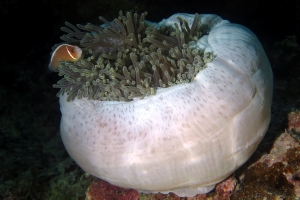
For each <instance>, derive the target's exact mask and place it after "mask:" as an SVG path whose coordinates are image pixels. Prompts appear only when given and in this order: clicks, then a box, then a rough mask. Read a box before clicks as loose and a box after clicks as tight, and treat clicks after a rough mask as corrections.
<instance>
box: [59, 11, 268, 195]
mask: <svg viewBox="0 0 300 200" xmlns="http://www.w3.org/2000/svg"><path fill="white" fill-rule="evenodd" d="M145 16H146V13H143V14H141V15H140V16H138V15H137V14H134V15H132V14H131V13H127V14H126V16H124V15H123V14H122V12H121V13H120V16H119V17H118V18H117V19H115V20H113V22H108V21H106V20H105V19H103V18H102V17H100V19H101V20H102V21H103V22H104V25H102V26H96V25H92V24H87V25H85V26H82V25H77V27H75V26H73V25H71V24H69V23H66V25H67V26H68V27H65V28H63V29H62V30H63V31H65V32H67V34H66V35H64V36H63V37H62V39H63V40H64V42H63V43H62V44H68V45H74V47H75V46H78V47H79V48H81V49H82V55H81V57H80V58H79V59H77V58H76V60H74V61H72V60H71V61H65V60H61V61H60V66H59V67H58V69H56V70H57V71H58V72H59V75H60V76H63V78H62V79H61V80H60V81H59V82H58V83H57V84H56V85H55V87H58V88H61V89H60V92H59V93H58V96H59V98H60V106H61V112H62V118H61V136H62V140H63V143H64V145H65V147H66V149H67V151H68V153H69V154H70V156H71V157H72V158H73V159H74V160H75V161H76V162H77V163H78V164H79V165H80V166H81V167H82V168H83V170H85V171H86V172H88V173H90V174H92V175H94V176H96V177H99V178H101V179H103V180H106V181H108V182H109V183H111V184H114V185H117V186H120V187H123V188H133V189H136V190H138V191H140V192H145V193H153V192H162V193H168V192H174V193H176V194H177V195H179V196H194V195H196V194H199V193H206V192H209V191H210V190H212V189H213V188H214V186H215V184H217V183H218V182H220V181H222V180H224V179H225V178H226V177H228V176H229V175H230V174H231V173H232V172H233V171H235V170H236V169H237V168H238V167H240V166H241V165H242V164H243V163H245V162H246V161H247V160H248V159H249V157H250V156H251V155H252V153H253V152H254V151H255V149H256V148H257V146H258V144H259V142H260V141H261V140H262V138H263V136H264V135H265V133H266V131H267V128H268V125H269V122H270V107H271V102H272V87H273V86H272V84H273V80H272V71H271V67H270V64H269V61H268V59H267V57H266V54H265V52H264V50H263V48H262V46H261V44H260V42H259V41H258V39H257V38H256V36H255V35H254V34H253V33H252V32H251V31H250V30H249V29H247V28H245V27H243V26H241V25H238V24H232V23H229V22H228V21H227V20H222V18H221V17H219V16H216V15H210V14H208V15H198V14H195V15H191V14H175V15H173V16H171V17H169V18H168V19H165V20H162V21H161V22H159V23H151V22H148V21H146V20H145ZM62 44H58V45H56V46H55V47H54V49H55V48H56V47H58V46H60V45H62Z"/></svg>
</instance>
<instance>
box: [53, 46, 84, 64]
mask: <svg viewBox="0 0 300 200" xmlns="http://www.w3.org/2000/svg"><path fill="white" fill-rule="evenodd" d="M81 54H82V50H81V49H80V48H79V47H78V46H72V45H69V44H62V45H59V46H58V47H57V48H56V49H55V50H54V51H53V53H52V56H51V59H50V64H49V68H50V69H51V70H57V68H58V66H59V61H60V60H67V61H73V62H75V61H77V60H78V59H79V58H80V57H81Z"/></svg>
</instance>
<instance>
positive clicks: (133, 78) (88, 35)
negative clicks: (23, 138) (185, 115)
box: [53, 12, 213, 101]
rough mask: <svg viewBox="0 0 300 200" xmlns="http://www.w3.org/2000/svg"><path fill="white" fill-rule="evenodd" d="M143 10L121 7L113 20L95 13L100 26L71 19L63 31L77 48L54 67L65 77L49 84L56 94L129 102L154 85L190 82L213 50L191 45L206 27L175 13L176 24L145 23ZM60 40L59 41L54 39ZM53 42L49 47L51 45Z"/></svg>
mask: <svg viewBox="0 0 300 200" xmlns="http://www.w3.org/2000/svg"><path fill="white" fill-rule="evenodd" d="M146 15H147V13H142V14H141V16H139V15H137V14H136V13H135V14H134V15H133V16H132V14H131V13H129V12H128V13H127V14H126V16H124V15H123V13H122V12H120V13H119V17H118V18H117V19H114V20H113V22H112V23H110V22H108V21H107V20H105V19H104V18H102V17H100V20H102V21H103V22H104V23H105V25H106V26H105V27H101V26H95V25H92V24H87V25H85V26H82V25H77V27H78V28H79V29H80V30H83V31H87V32H82V31H80V30H79V29H78V28H76V27H75V26H73V25H72V24H70V23H68V22H66V25H67V26H68V27H63V28H62V30H63V31H65V32H67V33H68V34H67V35H64V36H62V37H61V39H62V40H64V41H65V43H68V44H72V45H77V46H79V47H81V48H82V50H83V56H82V58H81V59H80V60H79V61H78V62H69V61H63V62H62V63H61V65H60V66H59V68H58V71H59V75H60V76H64V78H63V79H62V80H60V81H59V82H58V83H57V84H55V85H54V87H57V88H61V90H60V92H59V93H58V96H59V95H60V94H62V93H64V92H66V93H67V94H68V101H70V100H73V99H74V98H75V97H77V98H83V97H87V98H88V99H93V100H102V101H131V100H132V99H134V98H135V97H139V98H144V97H146V96H149V95H154V94H155V91H156V89H157V88H158V87H161V88H166V87H170V86H173V85H176V84H180V83H188V82H190V81H192V80H193V79H194V78H195V76H196V75H197V74H198V72H199V71H200V70H201V69H203V68H204V67H205V64H206V63H207V62H209V61H211V60H212V59H213V54H212V53H210V52H206V53H205V54H204V52H203V51H200V50H199V49H197V48H195V47H194V48H190V47H189V44H191V43H192V42H196V41H197V40H198V39H199V38H201V37H202V36H203V35H204V34H207V26H205V25H201V23H198V14H196V15H195V19H194V23H193V24H192V26H191V27H190V26H189V24H188V23H187V21H185V20H183V19H182V18H181V17H178V20H179V22H178V23H175V24H174V26H175V27H159V28H158V27H157V26H156V25H155V24H153V25H152V26H150V25H148V24H147V23H146V22H145V16H146ZM58 45H60V44H58ZM58 45H55V46H54V47H53V49H56V48H57V46H58Z"/></svg>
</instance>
